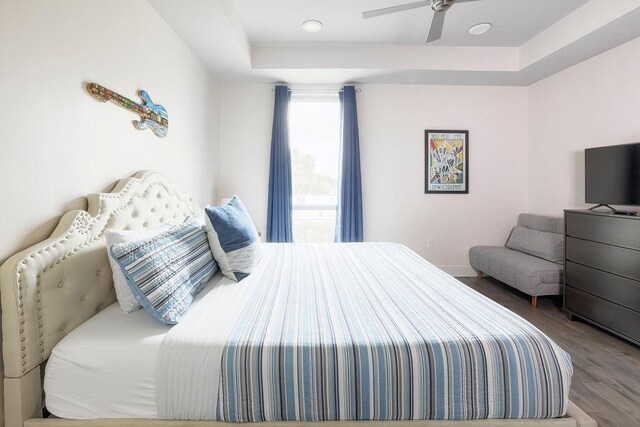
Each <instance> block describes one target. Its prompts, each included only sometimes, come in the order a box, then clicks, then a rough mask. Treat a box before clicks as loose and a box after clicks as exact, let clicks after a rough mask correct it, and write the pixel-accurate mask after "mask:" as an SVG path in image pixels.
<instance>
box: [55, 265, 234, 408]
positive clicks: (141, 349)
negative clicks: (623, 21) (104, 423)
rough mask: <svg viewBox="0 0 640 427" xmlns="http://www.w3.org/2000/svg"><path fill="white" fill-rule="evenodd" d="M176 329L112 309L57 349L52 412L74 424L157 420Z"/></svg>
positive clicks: (212, 283)
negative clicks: (164, 354) (166, 344)
mask: <svg viewBox="0 0 640 427" xmlns="http://www.w3.org/2000/svg"><path fill="white" fill-rule="evenodd" d="M221 281H229V279H224V278H223V276H222V275H221V274H220V273H218V274H216V275H215V276H214V277H213V279H211V281H210V282H209V283H208V284H207V286H206V287H205V289H204V290H203V291H202V292H200V294H198V296H197V297H196V299H195V301H194V307H195V306H196V305H197V304H198V303H199V302H200V301H201V300H202V298H203V297H204V296H205V295H207V294H208V293H209V291H210V290H211V289H212V288H214V287H215V285H216V284H218V282H221ZM221 283H222V282H221ZM192 309H193V307H192ZM188 315H189V313H187V316H188ZM170 329H171V327H170V326H168V325H163V324H161V323H160V322H158V321H156V320H154V319H153V318H152V317H151V316H150V315H149V314H148V313H146V312H145V311H144V310H138V311H136V312H134V313H130V314H126V313H124V312H123V311H121V310H120V307H119V306H118V303H117V302H116V303H114V304H112V305H110V306H109V307H107V308H106V309H104V310H103V311H101V312H100V313H98V314H97V315H95V316H94V317H92V318H91V319H89V320H88V321H86V322H85V323H83V324H82V325H80V326H79V327H78V328H76V329H74V330H73V331H72V332H71V333H69V335H67V336H66V337H64V338H63V339H62V340H61V341H60V342H59V343H58V344H57V345H56V346H55V347H54V349H53V351H52V353H51V356H50V357H49V361H48V362H47V367H46V373H45V379H44V390H45V399H46V406H47V409H48V410H49V411H50V412H51V413H52V414H54V415H56V416H58V417H61V418H72V419H86V418H157V417H158V411H157V409H156V386H155V377H156V359H157V356H158V352H159V350H160V346H161V344H162V341H163V339H164V337H165V335H166V334H167V332H168V331H169V330H170Z"/></svg>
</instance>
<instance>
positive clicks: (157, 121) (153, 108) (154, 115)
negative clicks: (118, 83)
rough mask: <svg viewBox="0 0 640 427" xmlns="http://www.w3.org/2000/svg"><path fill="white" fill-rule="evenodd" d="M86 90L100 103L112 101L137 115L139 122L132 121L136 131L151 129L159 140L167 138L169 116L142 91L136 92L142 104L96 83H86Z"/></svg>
mask: <svg viewBox="0 0 640 427" xmlns="http://www.w3.org/2000/svg"><path fill="white" fill-rule="evenodd" d="M87 90H88V91H89V93H90V94H91V95H92V96H93V97H94V98H95V99H97V100H98V101H100V102H107V101H112V102H114V103H116V104H118V105H119V106H121V107H122V108H125V109H127V110H129V111H133V112H134V113H136V114H138V115H139V116H140V120H134V121H133V126H135V128H136V129H138V130H142V129H151V130H152V131H153V133H155V134H156V136H157V137H159V138H164V137H165V136H167V132H168V131H169V115H168V114H167V110H165V108H164V107H163V106H162V105H159V104H154V103H153V101H151V97H149V94H148V93H147V92H145V91H144V90H141V91H139V92H138V95H140V98H142V101H143V102H142V104H138V103H137V102H133V101H132V100H130V99H128V98H125V97H124V96H122V95H119V94H117V93H115V92H113V91H111V90H109V89H107V88H106V87H104V86H100V85H99V84H97V83H88V84H87Z"/></svg>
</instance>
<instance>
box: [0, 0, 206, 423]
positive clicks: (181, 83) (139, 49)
mask: <svg viewBox="0 0 640 427" xmlns="http://www.w3.org/2000/svg"><path fill="white" fill-rule="evenodd" d="M90 81H94V82H97V83H100V84H103V85H104V86H106V87H108V88H111V89H113V90H115V91H117V92H119V93H121V94H122V95H124V96H127V97H129V98H131V99H133V100H137V95H136V91H137V90H138V89H145V90H147V91H148V92H149V94H150V95H151V97H152V98H153V99H154V101H156V102H158V103H160V104H163V105H164V106H165V107H166V108H167V110H168V112H169V119H170V127H169V136H168V137H167V138H165V139H158V138H157V137H155V136H154V135H153V134H152V132H151V131H148V130H147V131H138V130H135V129H134V128H133V127H132V125H131V120H133V119H135V118H136V116H135V115H134V114H132V113H130V112H128V111H125V110H123V109H121V108H120V107H118V106H116V105H115V104H112V103H109V104H102V103H99V102H97V101H96V100H94V99H93V98H92V97H91V96H90V95H89V94H88V93H87V92H86V90H85V85H86V83H87V82H90ZM0 99H1V100H2V102H0V137H1V138H0V201H1V203H2V205H1V207H2V214H1V215H2V216H1V218H2V220H1V221H0V262H2V261H3V260H4V259H6V258H7V257H8V256H9V255H11V254H12V253H14V252H17V251H19V250H21V249H23V248H25V247H27V246H30V245H31V244H33V243H35V242H37V241H39V240H42V239H44V238H46V237H48V235H49V233H50V232H51V231H52V230H53V227H54V226H55V224H56V222H57V220H58V219H59V217H60V215H61V214H62V213H63V212H65V211H66V210H68V209H70V208H77V207H81V208H82V207H84V204H85V200H84V199H83V198H80V197H79V196H82V195H84V194H87V193H91V192H97V191H102V190H106V189H109V188H110V186H112V185H113V184H114V183H115V181H116V180H117V179H119V178H122V177H125V176H128V175H131V174H133V173H135V172H137V171H139V170H142V169H150V168H153V169H159V170H161V171H163V172H164V173H165V174H166V175H168V176H169V177H170V178H172V179H173V180H174V181H175V182H176V183H177V185H178V186H179V187H180V188H181V189H183V190H184V191H187V192H189V193H191V194H193V196H194V197H196V198H197V200H198V201H199V202H200V203H202V204H205V203H207V202H210V200H211V199H212V197H213V186H214V175H215V173H216V172H215V161H212V158H213V155H212V153H214V152H215V151H217V146H216V145H217V136H218V128H217V108H218V88H217V87H216V86H215V85H214V84H213V82H212V81H211V79H210V76H209V73H208V71H207V69H206V68H205V67H204V65H203V64H201V63H200V62H199V60H198V59H197V58H196V57H195V55H194V54H193V53H192V52H191V51H190V50H189V49H188V48H187V47H186V46H185V45H184V44H183V43H182V41H181V40H180V39H179V38H178V37H177V36H176V35H175V33H174V32H173V31H172V30H171V29H170V28H169V27H168V26H167V24H166V23H165V22H164V21H163V20H162V19H161V18H160V16H159V15H158V14H157V13H156V12H155V11H154V10H153V9H152V8H151V6H150V5H149V4H148V3H147V2H146V1H145V0H135V1H134V0H110V1H108V2H105V1H99V0H67V1H65V2H64V5H61V4H60V2H47V1H37V2H36V1H21V0H2V1H1V2H0ZM0 363H1V362H0ZM0 371H1V366H0ZM0 373H1V372H0ZM1 390H2V388H1V387H0V397H1ZM1 406H2V405H0V408H1ZM1 415H2V409H0V420H1V419H2V416H1ZM0 424H1V422H0Z"/></svg>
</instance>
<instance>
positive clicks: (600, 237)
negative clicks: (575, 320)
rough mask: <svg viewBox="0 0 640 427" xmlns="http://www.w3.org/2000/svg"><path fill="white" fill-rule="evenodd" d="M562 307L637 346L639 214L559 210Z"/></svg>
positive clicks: (639, 329)
mask: <svg viewBox="0 0 640 427" xmlns="http://www.w3.org/2000/svg"><path fill="white" fill-rule="evenodd" d="M564 220H565V266H564V271H565V279H564V309H565V310H566V311H567V312H568V313H569V315H570V316H571V317H573V316H577V317H579V318H581V319H584V320H587V321H589V322H591V323H593V324H595V325H598V326H600V327H602V328H604V329H607V330H608V331H610V332H613V333H614V334H617V335H619V336H621V337H622V338H625V339H627V340H629V341H632V342H633V343H635V344H638V345H640V218H639V217H632V216H623V215H614V214H612V213H608V212H593V211H587V210H565V213H564Z"/></svg>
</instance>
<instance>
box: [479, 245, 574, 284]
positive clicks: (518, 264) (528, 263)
mask: <svg viewBox="0 0 640 427" xmlns="http://www.w3.org/2000/svg"><path fill="white" fill-rule="evenodd" d="M469 261H470V263H471V266H472V267H473V268H474V269H475V270H477V271H482V272H483V273H486V274H488V275H490V276H492V277H494V278H496V279H498V280H500V281H501V282H504V283H506V284H508V285H510V286H513V287H514V288H516V289H519V290H520V291H522V292H524V293H526V294H529V295H559V294H560V283H562V280H563V275H562V266H561V265H559V264H556V263H553V262H550V261H547V260H544V259H541V258H538V257H534V256H532V255H528V254H524V253H522V252H518V251H514V250H511V249H508V248H505V247H502V246H476V247H473V248H471V250H469Z"/></svg>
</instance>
